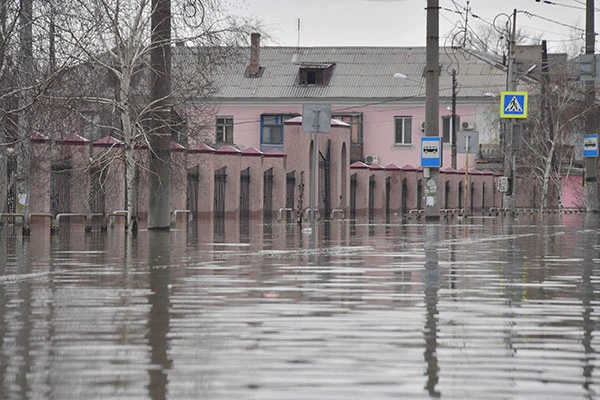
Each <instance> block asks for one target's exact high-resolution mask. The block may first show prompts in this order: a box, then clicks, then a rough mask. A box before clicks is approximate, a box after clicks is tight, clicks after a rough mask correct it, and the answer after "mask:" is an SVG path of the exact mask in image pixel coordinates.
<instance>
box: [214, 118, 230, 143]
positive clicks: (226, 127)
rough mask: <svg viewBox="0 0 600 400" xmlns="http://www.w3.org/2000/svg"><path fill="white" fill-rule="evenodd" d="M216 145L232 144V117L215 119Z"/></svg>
mask: <svg viewBox="0 0 600 400" xmlns="http://www.w3.org/2000/svg"><path fill="white" fill-rule="evenodd" d="M215 139H216V142H217V143H233V117H217V132H216V136H215Z"/></svg>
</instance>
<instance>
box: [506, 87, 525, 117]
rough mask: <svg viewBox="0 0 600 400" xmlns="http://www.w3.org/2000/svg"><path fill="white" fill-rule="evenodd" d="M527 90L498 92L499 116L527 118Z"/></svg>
mask: <svg viewBox="0 0 600 400" xmlns="http://www.w3.org/2000/svg"><path fill="white" fill-rule="evenodd" d="M528 97H529V95H528V93H527V92H502V93H500V118H527V100H528Z"/></svg>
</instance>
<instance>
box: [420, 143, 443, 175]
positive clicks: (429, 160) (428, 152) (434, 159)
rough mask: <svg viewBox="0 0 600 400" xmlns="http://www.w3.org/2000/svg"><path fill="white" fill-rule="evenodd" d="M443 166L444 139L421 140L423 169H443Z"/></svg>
mask: <svg viewBox="0 0 600 400" xmlns="http://www.w3.org/2000/svg"><path fill="white" fill-rule="evenodd" d="M441 166H442V138H441V137H436V136H432V137H427V136H425V137H422V138H421V167H437V168H439V167H441Z"/></svg>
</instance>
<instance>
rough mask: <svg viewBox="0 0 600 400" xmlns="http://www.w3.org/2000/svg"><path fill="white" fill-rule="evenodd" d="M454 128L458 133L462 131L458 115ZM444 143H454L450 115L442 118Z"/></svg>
mask: <svg viewBox="0 0 600 400" xmlns="http://www.w3.org/2000/svg"><path fill="white" fill-rule="evenodd" d="M454 126H455V130H454V132H457V133H458V131H459V130H460V129H459V127H460V117H459V116H458V115H457V116H456V121H455V123H454ZM442 142H444V143H452V116H450V115H448V116H444V117H442Z"/></svg>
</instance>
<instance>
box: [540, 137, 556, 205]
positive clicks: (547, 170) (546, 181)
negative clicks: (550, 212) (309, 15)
mask: <svg viewBox="0 0 600 400" xmlns="http://www.w3.org/2000/svg"><path fill="white" fill-rule="evenodd" d="M555 148H556V140H553V141H552V145H551V146H550V151H549V152H548V157H547V158H546V165H544V175H543V177H542V199H541V206H540V212H544V211H546V209H547V208H548V191H549V188H550V174H551V173H552V164H553V159H554V149H555Z"/></svg>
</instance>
